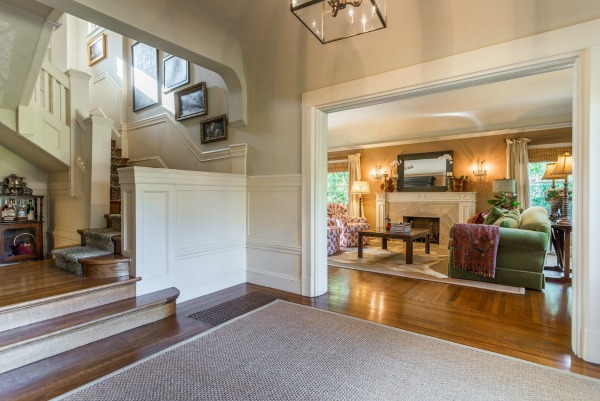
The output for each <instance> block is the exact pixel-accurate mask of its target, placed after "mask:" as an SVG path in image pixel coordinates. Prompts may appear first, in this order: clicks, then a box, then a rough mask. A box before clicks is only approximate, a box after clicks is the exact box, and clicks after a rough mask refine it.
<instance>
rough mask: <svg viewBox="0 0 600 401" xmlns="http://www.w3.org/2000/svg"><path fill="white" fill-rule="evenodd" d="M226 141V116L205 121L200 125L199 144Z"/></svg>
mask: <svg viewBox="0 0 600 401" xmlns="http://www.w3.org/2000/svg"><path fill="white" fill-rule="evenodd" d="M226 139H227V116H226V115H225V114H223V115H221V116H217V117H213V118H209V119H207V120H203V121H202V122H201V124H200V143H210V142H215V141H224V140H226Z"/></svg>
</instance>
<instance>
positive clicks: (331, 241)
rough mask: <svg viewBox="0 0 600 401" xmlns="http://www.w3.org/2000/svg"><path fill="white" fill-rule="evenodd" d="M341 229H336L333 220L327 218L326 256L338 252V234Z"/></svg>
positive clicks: (336, 226)
mask: <svg viewBox="0 0 600 401" xmlns="http://www.w3.org/2000/svg"><path fill="white" fill-rule="evenodd" d="M341 233H342V229H341V228H339V227H338V225H337V222H336V220H335V219H332V218H330V217H328V218H327V256H331V255H333V254H334V253H337V252H339V250H340V234H341Z"/></svg>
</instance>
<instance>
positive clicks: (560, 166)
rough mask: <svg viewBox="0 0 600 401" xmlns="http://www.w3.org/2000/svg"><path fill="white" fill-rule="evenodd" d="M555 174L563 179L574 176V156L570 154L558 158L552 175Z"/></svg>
mask: <svg viewBox="0 0 600 401" xmlns="http://www.w3.org/2000/svg"><path fill="white" fill-rule="evenodd" d="M555 174H560V175H561V177H564V176H566V175H570V174H573V156H572V155H571V154H570V153H568V152H567V153H565V154H564V155H560V156H558V159H557V160H556V167H554V171H553V173H552V175H555Z"/></svg>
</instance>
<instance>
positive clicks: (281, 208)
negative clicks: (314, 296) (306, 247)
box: [247, 174, 302, 294]
mask: <svg viewBox="0 0 600 401" xmlns="http://www.w3.org/2000/svg"><path fill="white" fill-rule="evenodd" d="M301 182H302V181H301V175H299V174H297V175H296V174H295V175H277V176H253V177H248V213H247V216H248V232H247V233H248V236H247V248H248V250H247V265H248V282H249V283H253V284H259V285H264V286H267V287H272V288H277V289H280V290H284V291H289V292H293V293H296V294H301V293H302V241H301V235H302V233H301V227H302V224H301V216H302V209H301V188H302V187H301Z"/></svg>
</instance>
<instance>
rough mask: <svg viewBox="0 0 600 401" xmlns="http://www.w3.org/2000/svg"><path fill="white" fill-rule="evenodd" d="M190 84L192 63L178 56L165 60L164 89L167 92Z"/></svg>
mask: <svg viewBox="0 0 600 401" xmlns="http://www.w3.org/2000/svg"><path fill="white" fill-rule="evenodd" d="M189 82H190V63H189V62H188V61H187V60H184V59H182V58H179V57H177V56H173V55H168V56H165V57H164V58H163V88H164V91H165V92H168V91H170V90H172V89H175V88H178V87H180V86H182V85H185V84H187V83H189Z"/></svg>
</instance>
